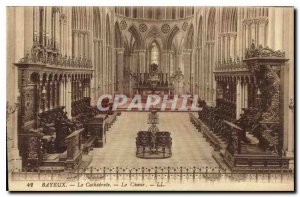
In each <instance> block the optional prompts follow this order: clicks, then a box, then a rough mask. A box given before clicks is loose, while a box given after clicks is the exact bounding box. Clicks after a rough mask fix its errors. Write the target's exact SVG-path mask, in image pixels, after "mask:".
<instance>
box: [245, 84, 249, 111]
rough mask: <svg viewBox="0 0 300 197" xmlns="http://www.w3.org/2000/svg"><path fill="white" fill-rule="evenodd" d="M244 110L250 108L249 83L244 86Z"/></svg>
mask: <svg viewBox="0 0 300 197" xmlns="http://www.w3.org/2000/svg"><path fill="white" fill-rule="evenodd" d="M244 108H248V83H247V82H245V84H244Z"/></svg>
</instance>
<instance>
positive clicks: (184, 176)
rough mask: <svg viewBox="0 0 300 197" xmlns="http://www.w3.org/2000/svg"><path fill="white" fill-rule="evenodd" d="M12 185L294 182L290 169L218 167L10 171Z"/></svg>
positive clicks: (292, 172) (292, 171)
mask: <svg viewBox="0 0 300 197" xmlns="http://www.w3.org/2000/svg"><path fill="white" fill-rule="evenodd" d="M10 175H11V180H12V181H62V180H65V181H66V180H69V181H80V180H81V181H82V180H111V181H122V180H142V181H143V180H153V181H162V180H164V181H176V180H180V181H183V180H185V181H186V180H192V181H218V182H219V181H220V182H221V181H222V182H223V181H226V180H228V181H237V182H243V181H244V182H249V181H250V182H285V181H293V180H294V170H293V169H279V170H274V169H271V168H270V169H268V170H266V169H256V170H255V171H252V172H248V171H234V172H233V171H226V169H222V168H221V167H153V168H145V167H141V168H122V167H116V168H107V167H103V168H93V167H90V168H86V169H78V170H77V171H73V172H66V171H64V172H59V171H55V170H54V169H51V170H47V171H21V170H18V169H16V170H13V171H12V172H11V173H10Z"/></svg>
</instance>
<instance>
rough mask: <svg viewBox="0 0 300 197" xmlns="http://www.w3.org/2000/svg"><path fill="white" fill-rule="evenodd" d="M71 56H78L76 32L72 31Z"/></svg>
mask: <svg viewBox="0 0 300 197" xmlns="http://www.w3.org/2000/svg"><path fill="white" fill-rule="evenodd" d="M73 56H74V57H78V32H77V31H73Z"/></svg>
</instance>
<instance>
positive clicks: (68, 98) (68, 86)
mask: <svg viewBox="0 0 300 197" xmlns="http://www.w3.org/2000/svg"><path fill="white" fill-rule="evenodd" d="M66 90H67V92H66V112H67V115H68V118H71V117H72V116H71V104H72V96H71V94H72V90H71V78H67V79H66Z"/></svg>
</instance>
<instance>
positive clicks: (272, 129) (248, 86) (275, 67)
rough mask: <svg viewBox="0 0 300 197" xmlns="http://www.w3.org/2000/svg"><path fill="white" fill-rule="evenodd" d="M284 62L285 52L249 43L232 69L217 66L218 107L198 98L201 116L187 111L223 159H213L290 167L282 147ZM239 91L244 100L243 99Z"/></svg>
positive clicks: (236, 165) (243, 165) (234, 166)
mask: <svg viewBox="0 0 300 197" xmlns="http://www.w3.org/2000/svg"><path fill="white" fill-rule="evenodd" d="M286 61H287V59H286V58H285V54H284V52H281V51H273V50H271V49H269V48H263V47H261V46H259V47H256V46H255V45H254V44H252V45H251V47H250V48H249V49H247V50H246V54H245V59H244V60H243V62H239V64H240V65H239V66H237V67H236V68H235V69H233V70H232V71H231V72H229V71H228V69H227V71H226V72H223V70H222V69H219V70H217V71H216V73H215V75H216V80H217V86H218V87H217V88H218V89H219V90H218V91H217V93H218V95H217V102H216V103H217V105H216V107H208V106H206V104H203V102H201V103H202V104H203V106H201V107H202V110H201V111H200V112H199V121H198V120H195V119H194V118H193V117H192V115H190V117H191V118H190V119H191V121H192V122H193V123H194V124H195V125H196V126H197V127H199V131H201V132H203V134H204V135H205V136H206V137H207V139H208V140H209V141H210V143H211V144H213V146H214V147H218V148H217V150H220V155H221V157H222V158H223V160H224V161H221V160H220V158H219V157H217V158H216V159H217V161H218V162H219V163H222V162H225V163H226V164H227V165H228V166H229V167H230V169H231V170H255V169H258V168H259V169H282V168H285V169H288V167H289V158H288V157H286V156H285V151H284V150H283V148H282V147H283V141H282V140H283V125H282V122H283V117H282V116H283V113H281V110H283V106H282V104H281V103H283V101H282V100H281V99H282V96H283V95H282V92H283V90H282V88H283V87H282V85H281V83H282V80H281V77H280V76H283V72H284V69H282V68H283V67H284V65H285V62H286ZM239 67H243V69H242V71H239V70H238V68H239ZM228 73H229V74H228ZM234 84H236V88H235V87H234ZM241 87H243V88H241ZM246 93H247V94H246ZM240 95H243V96H244V97H246V99H244V100H246V101H247V102H245V103H242V102H241V98H240ZM223 144H224V145H223Z"/></svg>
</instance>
